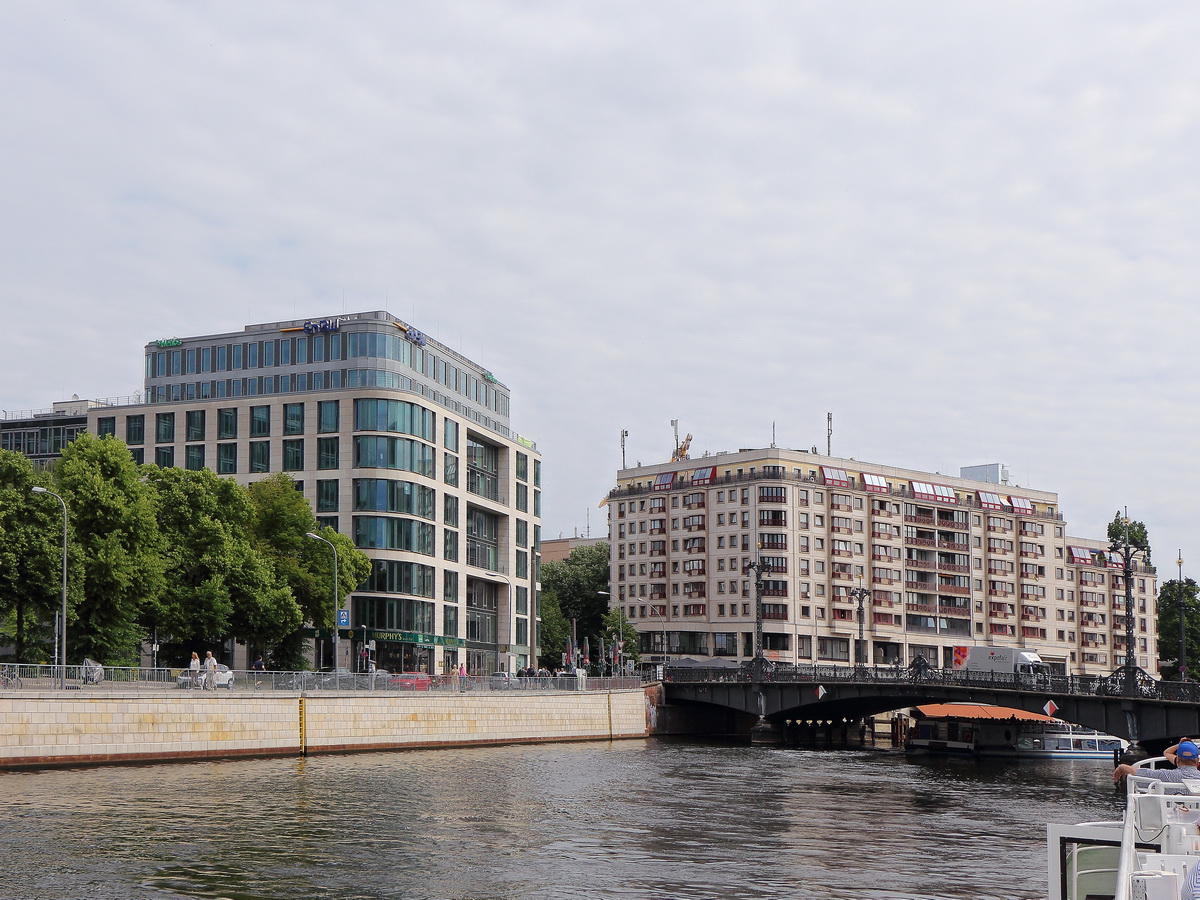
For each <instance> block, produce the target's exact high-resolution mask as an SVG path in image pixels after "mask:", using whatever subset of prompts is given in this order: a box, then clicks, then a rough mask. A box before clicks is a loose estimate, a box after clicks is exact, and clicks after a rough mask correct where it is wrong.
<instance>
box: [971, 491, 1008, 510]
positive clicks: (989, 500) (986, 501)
mask: <svg viewBox="0 0 1200 900" xmlns="http://www.w3.org/2000/svg"><path fill="white" fill-rule="evenodd" d="M975 496H976V497H978V498H979V505H980V506H982V507H983V508H984V509H1004V501H1003V500H1001V499H1000V495H999V494H993V493H991V492H990V491H978V492H977V493H976V495H975Z"/></svg>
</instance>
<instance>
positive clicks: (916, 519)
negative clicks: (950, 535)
mask: <svg viewBox="0 0 1200 900" xmlns="http://www.w3.org/2000/svg"><path fill="white" fill-rule="evenodd" d="M904 521H905V522H912V523H913V524H914V525H932V524H933V523H934V518H933V516H912V515H905V517H904Z"/></svg>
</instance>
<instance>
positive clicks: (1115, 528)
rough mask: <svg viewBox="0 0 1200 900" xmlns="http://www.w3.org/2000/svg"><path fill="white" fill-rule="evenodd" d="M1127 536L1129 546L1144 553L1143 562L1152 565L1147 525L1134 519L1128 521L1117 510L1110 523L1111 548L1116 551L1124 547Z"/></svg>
mask: <svg viewBox="0 0 1200 900" xmlns="http://www.w3.org/2000/svg"><path fill="white" fill-rule="evenodd" d="M1127 526H1128V527H1127ZM1126 535H1128V539H1129V546H1130V547H1131V548H1132V549H1134V550H1140V551H1142V553H1144V554H1145V556H1144V559H1143V561H1144V562H1145V564H1146V565H1150V535H1149V533H1148V532H1147V531H1146V526H1145V524H1144V523H1142V522H1136V521H1134V520H1133V519H1128V520H1127V519H1126V518H1125V516H1124V515H1123V514H1122V513H1121V511H1120V510H1117V514H1116V515H1115V516H1113V520H1112V521H1111V522H1109V523H1108V542H1109V546H1110V547H1112V549H1113V550H1114V551H1116V550H1117V549H1118V548H1119V547H1124V545H1125V540H1126Z"/></svg>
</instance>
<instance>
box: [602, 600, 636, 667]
mask: <svg viewBox="0 0 1200 900" xmlns="http://www.w3.org/2000/svg"><path fill="white" fill-rule="evenodd" d="M604 630H605V632H606V633H607V634H609V635H611V636H612V639H616V640H618V641H622V642H623V643H622V645H621V656H622V658H623V659H625V660H626V661H627V662H632V663H633V664H634V665H635V666H636V665H637V664H639V663H640V662H641V661H642V655H641V650H640V648H639V646H638V641H639V635H638V630H637V628H635V627H634V625H633V623H632V622H630V621H629V619H628V618H627V617H626V616H625V614H624V613H623V612H622V610H621V609H620V608H618V607H613V608H612V609H610V610H609V611H608V612H607V613H606V614H605V616H604Z"/></svg>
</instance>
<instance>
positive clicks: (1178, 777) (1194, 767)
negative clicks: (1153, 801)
mask: <svg viewBox="0 0 1200 900" xmlns="http://www.w3.org/2000/svg"><path fill="white" fill-rule="evenodd" d="M1163 756H1165V757H1166V758H1167V762H1170V763H1173V764H1174V765H1175V768H1174V769H1140V768H1138V767H1137V766H1130V765H1125V764H1121V765H1119V766H1117V767H1116V768H1115V769H1113V781H1120V780H1121V779H1122V778H1124V777H1125V776H1126V775H1136V776H1137V777H1138V778H1153V779H1155V780H1157V781H1165V782H1168V783H1170V784H1181V783H1182V782H1184V781H1191V780H1192V779H1200V747H1197V746H1196V745H1195V744H1194V743H1193V742H1192V740H1191V739H1190V738H1183V739H1182V740H1180V742H1179V743H1178V744H1174V745H1172V746H1170V747H1168V748H1167V749H1166V750H1164V751H1163Z"/></svg>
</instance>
